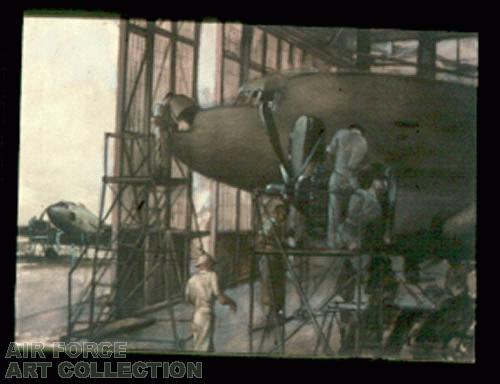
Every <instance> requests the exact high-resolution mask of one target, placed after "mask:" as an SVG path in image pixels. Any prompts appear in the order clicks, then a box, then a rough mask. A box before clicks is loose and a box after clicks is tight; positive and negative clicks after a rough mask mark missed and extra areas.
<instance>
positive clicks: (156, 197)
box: [67, 132, 201, 342]
mask: <svg viewBox="0 0 500 384" xmlns="http://www.w3.org/2000/svg"><path fill="white" fill-rule="evenodd" d="M111 141H115V144H118V145H117V146H115V148H117V147H120V148H121V150H122V151H123V154H124V162H123V164H122V166H123V168H122V170H125V171H123V172H125V173H126V176H112V175H108V174H105V175H104V176H103V178H102V190H101V200H100V201H101V204H100V211H99V228H98V230H97V233H98V234H100V233H101V232H102V231H103V230H104V227H105V222H106V220H108V219H109V218H110V216H111V215H112V213H113V212H116V211H117V208H118V207H120V208H122V209H121V210H118V211H117V212H118V214H120V213H121V212H123V214H122V215H121V217H118V221H117V225H115V226H114V227H113V231H112V235H111V238H110V239H109V242H108V243H107V244H104V245H102V244H99V243H96V244H87V245H86V246H85V247H84V249H83V251H82V252H81V254H80V255H79V257H78V259H77V260H76V261H75V262H74V264H73V265H72V267H71V269H70V272H69V277H68V308H69V312H68V328H67V337H68V338H69V339H72V338H82V337H85V338H93V337H97V336H98V335H99V330H100V329H102V327H103V326H104V325H106V324H108V323H109V322H110V321H113V320H117V319H120V318H124V317H126V316H131V315H133V314H134V313H135V312H140V311H143V310H144V309H145V307H147V306H148V305H149V306H151V305H155V306H158V304H159V303H164V304H165V305H167V306H168V307H169V308H170V310H169V311H170V314H171V315H172V316H171V325H172V333H173V336H174V341H175V342H177V332H176V323H175V317H174V316H173V312H172V310H171V308H172V305H173V304H175V303H176V302H179V301H180V299H181V297H182V287H183V286H184V283H185V281H186V280H187V278H188V277H189V263H190V246H191V244H190V243H191V239H192V238H193V233H192V232H191V225H186V228H185V230H176V229H174V228H172V226H171V223H170V216H169V209H170V205H171V204H174V203H175V201H176V199H177V198H178V197H179V196H180V194H181V192H182V190H184V191H185V190H186V189H189V188H190V187H191V178H190V175H186V174H183V175H182V177H168V176H167V177H163V178H158V177H155V176H153V167H152V160H151V159H152V157H153V156H154V151H153V150H152V146H153V145H154V141H155V137H154V136H153V135H147V134H138V133H130V132H127V133H122V134H115V133H107V134H106V137H105V156H104V159H105V164H104V168H105V170H107V169H108V168H109V167H108V161H109V157H110V151H109V149H110V147H111ZM132 153H134V154H135V156H132ZM138 159H139V160H140V161H137V160H138ZM180 169H182V168H180ZM109 192H111V196H108V193H109ZM188 195H189V197H190V195H191V194H190V193H188ZM125 200H127V201H129V202H130V201H132V204H126V203H125ZM107 201H110V204H109V207H108V208H107V209H105V205H106V202H107ZM187 204H188V205H189V207H188V209H186V213H187V215H189V216H188V219H187V220H186V223H189V224H190V223H191V221H193V222H194V223H195V225H196V223H197V221H196V213H195V209H194V207H193V201H192V199H191V198H189V199H188V200H187ZM97 237H99V236H97ZM179 245H180V246H182V247H183V249H182V248H181V249H179ZM200 246H201V241H200ZM84 259H91V260H92V272H91V279H90V282H89V283H88V284H87V285H86V286H85V288H83V289H82V290H81V291H80V293H79V294H75V286H77V285H78V282H79V279H80V278H81V274H82V273H83V271H82V266H83V264H82V260H84ZM74 296H77V297H74Z"/></svg>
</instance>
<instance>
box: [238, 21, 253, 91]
mask: <svg viewBox="0 0 500 384" xmlns="http://www.w3.org/2000/svg"><path fill="white" fill-rule="evenodd" d="M252 36H253V27H252V26H250V25H245V24H243V30H242V34H241V47H240V48H241V51H240V52H241V53H240V57H241V66H240V84H241V83H244V82H245V81H247V80H248V77H249V74H250V55H251V49H252Z"/></svg>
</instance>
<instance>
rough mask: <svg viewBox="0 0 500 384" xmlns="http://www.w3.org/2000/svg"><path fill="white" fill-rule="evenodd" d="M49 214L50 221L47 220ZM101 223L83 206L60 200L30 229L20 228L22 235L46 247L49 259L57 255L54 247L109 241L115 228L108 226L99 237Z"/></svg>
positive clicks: (36, 220)
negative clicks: (98, 231) (98, 230)
mask: <svg viewBox="0 0 500 384" xmlns="http://www.w3.org/2000/svg"><path fill="white" fill-rule="evenodd" d="M45 214H46V215H47V216H48V218H49V220H44V217H45ZM98 224H99V218H98V217H97V216H96V215H94V214H93V213H92V212H91V211H89V210H88V209H87V208H86V207H85V206H84V205H83V204H81V203H80V204H77V203H74V202H71V201H60V202H58V203H55V204H51V205H50V206H48V207H47V208H46V209H44V211H43V212H42V214H41V215H40V217H39V218H36V217H33V218H32V219H31V220H30V221H29V223H28V225H27V226H19V227H18V235H19V236H23V237H27V238H28V239H29V241H30V242H33V243H39V244H42V245H43V246H44V251H45V254H46V255H47V256H57V254H56V255H54V253H53V251H54V246H59V245H77V246H83V245H85V244H87V243H96V242H99V243H101V244H104V243H107V242H109V240H110V236H111V227H110V226H109V225H104V226H103V227H102V228H101V230H100V233H99V237H98V238H96V236H97V229H98ZM49 249H52V251H48V250H49Z"/></svg>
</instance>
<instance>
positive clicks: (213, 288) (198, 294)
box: [185, 254, 237, 352]
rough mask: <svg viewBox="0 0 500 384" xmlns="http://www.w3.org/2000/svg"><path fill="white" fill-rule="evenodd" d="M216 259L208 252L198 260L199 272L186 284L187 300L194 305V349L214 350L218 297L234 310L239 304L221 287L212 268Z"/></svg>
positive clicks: (202, 350) (222, 302) (221, 302)
mask: <svg viewBox="0 0 500 384" xmlns="http://www.w3.org/2000/svg"><path fill="white" fill-rule="evenodd" d="M213 264H214V261H213V260H212V258H211V257H210V256H208V255H206V254H204V255H201V256H200V257H199V259H198V261H197V262H196V267H197V268H198V272H197V273H196V274H195V275H193V276H191V278H190V279H189V281H188V282H187V285H186V292H185V293H186V300H187V302H188V303H190V304H192V305H194V311H193V321H192V331H193V350H194V351H200V352H213V351H214V340H213V338H214V326H215V313H214V302H215V300H216V299H218V301H219V303H220V304H222V305H228V306H229V307H230V308H231V310H232V311H233V312H236V309H237V306H236V303H235V302H234V300H232V299H231V298H230V297H228V296H226V295H225V294H224V292H222V291H221V289H220V288H219V279H218V277H217V274H216V273H215V272H214V271H213V270H212V267H213Z"/></svg>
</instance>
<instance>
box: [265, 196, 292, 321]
mask: <svg viewBox="0 0 500 384" xmlns="http://www.w3.org/2000/svg"><path fill="white" fill-rule="evenodd" d="M286 220H287V212H286V208H285V206H284V205H283V204H279V205H277V206H276V207H275V208H274V211H273V215H272V217H271V218H269V219H266V220H265V221H264V223H263V226H262V232H261V233H260V234H259V235H260V236H259V243H260V244H258V247H259V248H262V249H267V250H271V249H277V248H278V246H277V244H276V240H275V238H274V235H275V234H276V235H277V237H278V241H280V242H283V241H284V237H285V228H286ZM259 269H260V275H261V279H262V281H261V284H262V296H261V301H262V304H264V305H266V306H269V308H271V309H272V310H273V311H274V313H275V314H277V316H281V314H282V313H283V308H284V304H285V280H286V266H285V261H284V260H283V256H282V255H281V254H278V255H266V256H262V257H261V259H260V260H259Z"/></svg>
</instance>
